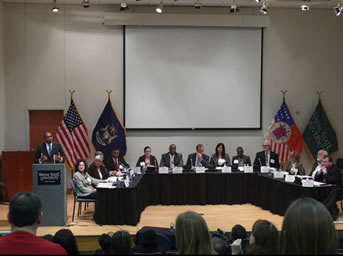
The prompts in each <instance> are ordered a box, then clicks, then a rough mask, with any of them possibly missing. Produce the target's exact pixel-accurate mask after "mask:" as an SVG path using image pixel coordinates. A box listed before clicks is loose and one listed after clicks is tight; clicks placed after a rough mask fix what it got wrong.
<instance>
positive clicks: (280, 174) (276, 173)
mask: <svg viewBox="0 0 343 256" xmlns="http://www.w3.org/2000/svg"><path fill="white" fill-rule="evenodd" d="M273 174H274V179H283V172H279V171H274V172H273Z"/></svg>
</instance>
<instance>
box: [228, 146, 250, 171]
mask: <svg viewBox="0 0 343 256" xmlns="http://www.w3.org/2000/svg"><path fill="white" fill-rule="evenodd" d="M236 151H237V156H234V157H233V158H232V168H233V169H238V167H241V166H244V165H248V166H251V161H250V157H249V156H246V155H244V150H243V148H242V147H238V148H237V149H236Z"/></svg>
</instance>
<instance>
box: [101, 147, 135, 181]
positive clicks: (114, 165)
mask: <svg viewBox="0 0 343 256" xmlns="http://www.w3.org/2000/svg"><path fill="white" fill-rule="evenodd" d="M105 166H106V168H107V170H108V171H109V172H110V173H111V174H112V175H115V174H117V172H118V171H119V170H120V167H121V166H122V167H123V168H130V165H129V164H128V163H127V162H126V161H125V159H124V157H121V156H120V150H119V149H118V148H115V149H113V150H112V158H111V159H109V160H108V161H106V163H105Z"/></svg>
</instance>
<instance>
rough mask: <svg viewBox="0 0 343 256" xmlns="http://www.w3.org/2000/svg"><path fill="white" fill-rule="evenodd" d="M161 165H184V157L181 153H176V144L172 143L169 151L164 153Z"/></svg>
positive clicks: (171, 166) (170, 167)
mask: <svg viewBox="0 0 343 256" xmlns="http://www.w3.org/2000/svg"><path fill="white" fill-rule="evenodd" d="M160 166H161V167H168V168H169V169H173V168H174V167H182V166H183V159H182V154H181V153H176V145H175V144H171V145H170V146H169V152H168V153H165V154H162V158H161V163H160Z"/></svg>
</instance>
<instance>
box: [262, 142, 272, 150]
mask: <svg viewBox="0 0 343 256" xmlns="http://www.w3.org/2000/svg"><path fill="white" fill-rule="evenodd" d="M270 147H271V146H270V141H269V140H264V141H263V151H264V152H268V151H270Z"/></svg>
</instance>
